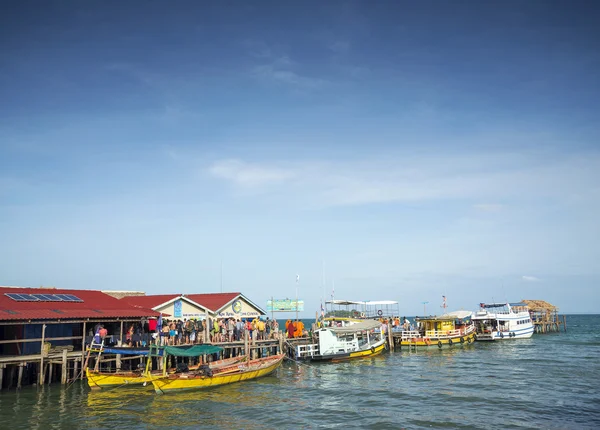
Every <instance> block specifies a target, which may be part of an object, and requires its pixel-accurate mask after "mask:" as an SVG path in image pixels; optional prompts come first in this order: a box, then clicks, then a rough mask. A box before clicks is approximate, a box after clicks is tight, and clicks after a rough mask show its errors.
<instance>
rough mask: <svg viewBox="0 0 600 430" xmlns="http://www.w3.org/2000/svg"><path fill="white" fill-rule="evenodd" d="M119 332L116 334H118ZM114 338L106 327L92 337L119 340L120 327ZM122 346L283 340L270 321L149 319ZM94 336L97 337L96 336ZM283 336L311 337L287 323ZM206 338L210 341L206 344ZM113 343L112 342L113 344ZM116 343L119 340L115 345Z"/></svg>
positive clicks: (130, 330)
mask: <svg viewBox="0 0 600 430" xmlns="http://www.w3.org/2000/svg"><path fill="white" fill-rule="evenodd" d="M115 329H116V330H115ZM111 331H112V335H108V334H107V329H106V328H105V327H104V325H102V324H97V325H96V327H94V330H93V332H92V331H91V330H90V335H92V336H93V337H94V341H95V342H96V343H100V342H101V341H102V340H104V339H105V337H107V336H108V337H109V338H111V339H117V336H115V332H117V333H118V331H119V330H118V329H117V327H113V328H111ZM123 331H124V333H123V338H122V339H121V345H122V346H130V347H141V346H147V345H148V344H157V345H161V346H166V345H190V344H199V343H205V342H211V343H220V342H238V341H243V340H244V339H245V336H246V333H247V334H248V339H250V340H253V341H254V340H268V339H277V338H278V337H279V331H280V330H279V323H278V322H277V320H274V319H270V318H268V317H267V318H261V317H255V318H253V319H251V318H210V317H209V318H208V319H191V318H190V319H188V318H183V319H166V318H159V319H145V320H141V321H140V322H138V323H133V324H129V325H128V326H126V327H124V330H123ZM92 333H93V334H92ZM283 334H284V336H285V337H287V338H298V337H303V336H308V335H309V333H308V331H307V330H306V329H305V327H304V324H303V323H302V321H293V320H287V321H286V323H285V330H283ZM205 336H207V339H206V340H205ZM111 343H112V342H111ZM114 343H116V340H115V342H114Z"/></svg>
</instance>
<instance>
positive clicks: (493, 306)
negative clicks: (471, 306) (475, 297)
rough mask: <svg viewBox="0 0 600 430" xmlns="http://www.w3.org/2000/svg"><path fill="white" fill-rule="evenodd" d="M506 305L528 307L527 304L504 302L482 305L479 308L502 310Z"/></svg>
mask: <svg viewBox="0 0 600 430" xmlns="http://www.w3.org/2000/svg"><path fill="white" fill-rule="evenodd" d="M506 305H510V306H511V307H513V306H527V303H525V302H517V303H507V302H502V303H481V304H480V305H479V306H480V307H482V308H501V307H504V306H506Z"/></svg>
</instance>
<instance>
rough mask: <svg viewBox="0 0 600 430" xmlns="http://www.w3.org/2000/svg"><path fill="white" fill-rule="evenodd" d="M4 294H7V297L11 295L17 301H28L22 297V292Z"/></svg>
mask: <svg viewBox="0 0 600 430" xmlns="http://www.w3.org/2000/svg"><path fill="white" fill-rule="evenodd" d="M4 295H5V296H7V297H10V298H11V299H13V300H14V301H15V302H24V301H26V300H25V299H23V297H21V295H20V294H16V293H4Z"/></svg>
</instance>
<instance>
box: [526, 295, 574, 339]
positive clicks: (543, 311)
mask: <svg viewBox="0 0 600 430" xmlns="http://www.w3.org/2000/svg"><path fill="white" fill-rule="evenodd" d="M521 301H522V302H523V303H526V304H527V306H528V307H529V314H530V315H531V320H532V321H533V325H534V327H535V332H536V333H549V332H557V331H560V325H561V324H563V326H564V330H565V331H567V321H566V317H565V316H564V315H563V317H562V321H561V320H560V316H559V315H558V307H557V306H554V305H552V304H550V303H548V302H546V301H544V300H521Z"/></svg>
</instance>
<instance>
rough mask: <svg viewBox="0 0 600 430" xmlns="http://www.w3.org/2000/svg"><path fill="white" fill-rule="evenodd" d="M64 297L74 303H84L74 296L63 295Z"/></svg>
mask: <svg viewBox="0 0 600 430" xmlns="http://www.w3.org/2000/svg"><path fill="white" fill-rule="evenodd" d="M61 295H62V296H63V297H66V298H68V299H71V301H72V302H83V300H81V299H80V298H79V297H77V296H74V295H73V294H61Z"/></svg>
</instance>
